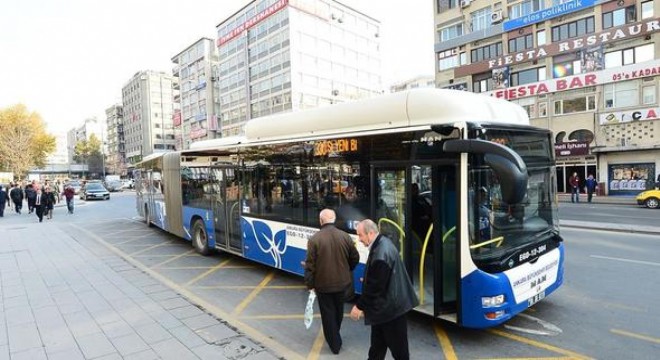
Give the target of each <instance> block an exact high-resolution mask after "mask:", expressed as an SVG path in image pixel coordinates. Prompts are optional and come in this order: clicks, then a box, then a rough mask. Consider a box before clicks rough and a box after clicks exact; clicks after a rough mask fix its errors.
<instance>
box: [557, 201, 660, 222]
mask: <svg viewBox="0 0 660 360" xmlns="http://www.w3.org/2000/svg"><path fill="white" fill-rule="evenodd" d="M559 219H561V220H575V221H592V222H597V223H606V224H607V223H615V224H628V225H643V226H660V209H648V208H645V207H642V206H637V205H632V204H631V205H611V204H596V203H591V204H589V203H587V202H580V203H577V204H574V203H559Z"/></svg>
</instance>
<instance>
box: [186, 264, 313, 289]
mask: <svg viewBox="0 0 660 360" xmlns="http://www.w3.org/2000/svg"><path fill="white" fill-rule="evenodd" d="M223 269H224V268H223ZM255 287H256V286H255V285H200V286H195V289H203V290H213V289H235V290H245V289H254V288H255ZM265 288H266V289H268V290H303V289H307V286H305V285H269V286H265Z"/></svg>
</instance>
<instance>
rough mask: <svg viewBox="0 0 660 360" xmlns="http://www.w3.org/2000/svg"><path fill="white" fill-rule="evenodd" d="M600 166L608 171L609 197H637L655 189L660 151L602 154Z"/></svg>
mask: <svg viewBox="0 0 660 360" xmlns="http://www.w3.org/2000/svg"><path fill="white" fill-rule="evenodd" d="M599 166H601V168H603V169H607V183H606V188H607V194H608V195H636V194H639V193H640V192H642V191H645V190H649V189H653V188H654V184H655V180H656V177H657V175H656V174H657V173H656V171H657V170H658V169H660V167H659V166H660V150H645V151H620V152H610V153H601V154H600V156H599Z"/></svg>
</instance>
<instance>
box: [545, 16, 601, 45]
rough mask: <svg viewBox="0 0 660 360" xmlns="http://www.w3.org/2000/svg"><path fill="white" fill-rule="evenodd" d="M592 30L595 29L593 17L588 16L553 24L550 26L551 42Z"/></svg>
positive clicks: (588, 32)
mask: <svg viewBox="0 0 660 360" xmlns="http://www.w3.org/2000/svg"><path fill="white" fill-rule="evenodd" d="M594 31H596V27H595V25H594V17H593V16H590V17H588V18H584V19H580V20H576V21H573V22H569V23H565V24H561V25H557V26H554V27H553V28H552V42H557V41H563V40H566V39H570V38H574V37H578V36H582V35H586V34H591V33H593V32H594Z"/></svg>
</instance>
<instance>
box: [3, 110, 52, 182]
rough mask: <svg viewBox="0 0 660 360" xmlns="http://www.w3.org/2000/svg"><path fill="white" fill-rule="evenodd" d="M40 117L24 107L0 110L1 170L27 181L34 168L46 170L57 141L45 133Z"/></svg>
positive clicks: (44, 126) (44, 125)
mask: <svg viewBox="0 0 660 360" xmlns="http://www.w3.org/2000/svg"><path fill="white" fill-rule="evenodd" d="M45 129H46V124H45V123H44V122H43V120H42V119H41V115H39V114H38V113H36V112H29V111H28V109H27V107H26V106H25V105H22V104H17V105H12V106H10V107H7V108H4V109H0V168H1V169H5V170H7V171H11V172H13V173H14V175H15V176H16V177H18V178H24V177H25V176H26V175H27V172H28V170H29V169H30V168H32V167H35V166H36V167H43V166H44V165H45V163H46V158H47V157H48V155H49V154H51V153H52V152H54V151H55V137H54V136H52V135H50V134H48V133H46V130H45Z"/></svg>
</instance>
